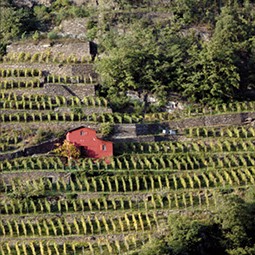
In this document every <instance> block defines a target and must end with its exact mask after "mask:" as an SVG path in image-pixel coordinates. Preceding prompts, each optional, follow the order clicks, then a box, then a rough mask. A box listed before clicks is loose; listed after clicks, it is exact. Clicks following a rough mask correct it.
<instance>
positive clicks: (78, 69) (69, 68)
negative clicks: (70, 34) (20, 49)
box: [0, 63, 97, 78]
mask: <svg viewBox="0 0 255 255" xmlns="http://www.w3.org/2000/svg"><path fill="white" fill-rule="evenodd" d="M1 68H3V69H4V68H6V69H27V68H35V69H40V70H42V71H43V72H44V73H45V74H55V75H62V76H65V75H66V76H82V75H84V76H91V77H92V78H96V77H97V75H96V73H95V71H94V67H93V64H79V65H78V64H77V65H71V64H70V65H68V64H42V63H17V64H7V63H0V69H1Z"/></svg>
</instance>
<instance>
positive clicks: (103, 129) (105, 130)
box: [100, 122, 114, 137]
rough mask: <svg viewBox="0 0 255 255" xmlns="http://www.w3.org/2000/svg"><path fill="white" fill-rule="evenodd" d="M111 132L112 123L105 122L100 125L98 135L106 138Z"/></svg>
mask: <svg viewBox="0 0 255 255" xmlns="http://www.w3.org/2000/svg"><path fill="white" fill-rule="evenodd" d="M113 130H114V126H113V124H112V123H109V122H105V123H102V124H101V125H100V133H101V134H102V136H104V137H108V136H109V135H111V134H112V133H113Z"/></svg>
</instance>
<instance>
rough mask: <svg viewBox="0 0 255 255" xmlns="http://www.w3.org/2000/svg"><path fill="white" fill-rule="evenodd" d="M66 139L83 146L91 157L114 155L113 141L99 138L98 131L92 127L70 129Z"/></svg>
mask: <svg viewBox="0 0 255 255" xmlns="http://www.w3.org/2000/svg"><path fill="white" fill-rule="evenodd" d="M66 140H68V141H69V142H72V143H73V144H75V145H76V146H78V147H83V148H84V149H85V151H86V156H87V157H90V158H105V157H110V156H112V155H113V145H112V142H107V141H104V140H102V139H99V138H97V136H96V131H95V130H93V129H90V128H85V127H82V128H79V129H76V130H73V131H69V132H68V133H67V135H66Z"/></svg>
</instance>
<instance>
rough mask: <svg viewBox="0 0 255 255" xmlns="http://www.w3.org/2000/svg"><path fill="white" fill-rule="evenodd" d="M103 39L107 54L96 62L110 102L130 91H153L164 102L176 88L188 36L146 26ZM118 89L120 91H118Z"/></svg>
mask: <svg viewBox="0 0 255 255" xmlns="http://www.w3.org/2000/svg"><path fill="white" fill-rule="evenodd" d="M130 29H131V32H130V33H126V34H123V35H119V36H117V37H116V38H115V40H113V38H112V36H110V37H109V40H110V43H109V42H108V41H107V40H105V41H104V45H103V46H104V47H103V48H104V49H105V53H104V55H103V56H102V59H100V60H98V61H97V62H96V68H97V71H98V72H99V74H100V76H101V79H102V84H103V88H104V89H105V91H106V93H107V96H108V99H109V101H113V100H114V98H115V97H119V96H121V95H122V94H124V96H125V92H126V91H127V90H136V91H150V92H153V93H155V94H156V95H157V96H158V97H159V98H160V99H161V100H162V101H164V100H165V98H166V95H167V92H168V91H169V90H175V89H177V78H178V77H179V66H180V63H182V62H183V61H184V59H185V56H186V49H187V47H188V45H189V43H190V41H189V38H186V37H182V36H180V34H179V33H178V31H176V29H175V28H172V27H168V26H167V27H154V28H148V27H146V26H145V27H143V24H141V23H138V24H137V23H136V24H134V25H132V26H131V28H130ZM116 92H117V94H116Z"/></svg>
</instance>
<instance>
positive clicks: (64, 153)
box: [54, 140, 80, 160]
mask: <svg viewBox="0 0 255 255" xmlns="http://www.w3.org/2000/svg"><path fill="white" fill-rule="evenodd" d="M54 152H55V153H56V154H58V155H59V156H61V157H66V158H68V160H71V159H78V158H79V157H80V150H79V149H78V148H77V147H76V146H75V145H74V144H72V143H71V142H69V141H67V140H65V141H64V143H63V144H62V145H59V147H58V148H56V149H55V150H54Z"/></svg>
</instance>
